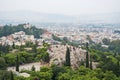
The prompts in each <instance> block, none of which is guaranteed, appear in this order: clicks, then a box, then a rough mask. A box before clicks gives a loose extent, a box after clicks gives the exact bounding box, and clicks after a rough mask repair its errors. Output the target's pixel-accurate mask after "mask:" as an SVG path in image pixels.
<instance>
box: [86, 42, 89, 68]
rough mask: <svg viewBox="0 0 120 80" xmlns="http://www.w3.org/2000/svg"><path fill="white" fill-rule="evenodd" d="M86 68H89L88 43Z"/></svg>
mask: <svg viewBox="0 0 120 80" xmlns="http://www.w3.org/2000/svg"><path fill="white" fill-rule="evenodd" d="M86 68H89V55H88V43H86Z"/></svg>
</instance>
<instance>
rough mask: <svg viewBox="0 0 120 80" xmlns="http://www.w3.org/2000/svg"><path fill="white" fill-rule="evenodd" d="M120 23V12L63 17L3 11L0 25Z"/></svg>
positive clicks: (61, 15)
mask: <svg viewBox="0 0 120 80" xmlns="http://www.w3.org/2000/svg"><path fill="white" fill-rule="evenodd" d="M25 22H30V23H33V24H34V23H120V12H116V13H105V14H103V13H101V14H92V15H90V14H89V15H87V14H86V15H85V14H83V15H63V14H54V13H53V14H52V13H40V12H35V11H1V12H0V24H11V23H14V24H15V23H16V24H18V23H25Z"/></svg>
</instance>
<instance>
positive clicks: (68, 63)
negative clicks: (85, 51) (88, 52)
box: [65, 47, 71, 66]
mask: <svg viewBox="0 0 120 80" xmlns="http://www.w3.org/2000/svg"><path fill="white" fill-rule="evenodd" d="M65 65H66V66H71V62H70V50H69V48H68V47H67V51H66V62H65Z"/></svg>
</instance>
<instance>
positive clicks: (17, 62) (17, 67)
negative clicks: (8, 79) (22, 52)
mask: <svg viewBox="0 0 120 80" xmlns="http://www.w3.org/2000/svg"><path fill="white" fill-rule="evenodd" d="M16 71H18V72H19V56H18V55H17V56H16Z"/></svg>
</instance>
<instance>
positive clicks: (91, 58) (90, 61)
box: [90, 56, 93, 70]
mask: <svg viewBox="0 0 120 80" xmlns="http://www.w3.org/2000/svg"><path fill="white" fill-rule="evenodd" d="M90 69H91V70H92V69H93V67H92V56H90Z"/></svg>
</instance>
